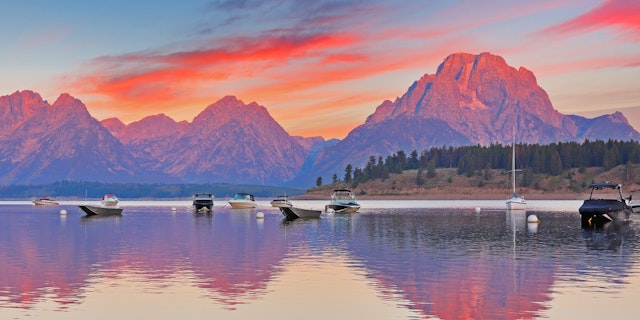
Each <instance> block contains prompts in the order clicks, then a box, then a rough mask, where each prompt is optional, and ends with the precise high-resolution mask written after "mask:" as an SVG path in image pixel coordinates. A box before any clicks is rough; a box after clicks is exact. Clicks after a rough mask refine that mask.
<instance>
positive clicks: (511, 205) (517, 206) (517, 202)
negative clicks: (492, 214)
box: [507, 198, 527, 210]
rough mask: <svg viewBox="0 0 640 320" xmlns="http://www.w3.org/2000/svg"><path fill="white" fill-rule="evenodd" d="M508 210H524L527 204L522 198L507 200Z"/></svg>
mask: <svg viewBox="0 0 640 320" xmlns="http://www.w3.org/2000/svg"><path fill="white" fill-rule="evenodd" d="M507 209H508V210H526V209H527V202H526V201H525V200H524V199H522V198H511V199H509V200H507Z"/></svg>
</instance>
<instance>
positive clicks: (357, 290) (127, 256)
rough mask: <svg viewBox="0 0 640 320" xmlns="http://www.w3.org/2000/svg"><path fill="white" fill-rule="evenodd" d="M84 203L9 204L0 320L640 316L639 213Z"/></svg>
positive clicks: (1, 246) (541, 205)
mask: <svg viewBox="0 0 640 320" xmlns="http://www.w3.org/2000/svg"><path fill="white" fill-rule="evenodd" d="M76 204H77V203H72V202H63V205H61V206H57V207H35V206H32V205H29V204H28V202H19V201H18V202H1V203H0V218H1V222H0V318H1V319H109V320H112V319H214V318H215V319H425V318H430V319H431V318H436V319H438V318H439V319H640V242H639V240H640V236H639V232H638V231H639V230H640V216H639V215H634V216H633V221H632V222H631V223H630V224H629V225H626V226H620V227H617V226H615V227H614V226H610V227H607V228H605V229H603V230H582V229H581V228H580V217H579V214H578V212H577V209H578V207H579V205H580V201H529V207H530V209H529V210H528V211H527V212H526V213H525V212H507V211H506V210H503V209H502V208H503V206H504V202H503V201H462V202H455V203H452V202H451V201H361V204H362V206H363V208H362V209H361V212H360V213H358V214H354V215H341V214H324V213H323V214H322V216H321V218H320V219H314V220H296V221H292V222H287V221H284V219H283V216H282V214H280V212H279V211H278V210H277V209H276V208H270V207H269V203H268V201H260V202H259V204H260V205H261V206H260V207H259V208H257V209H252V210H234V209H230V208H229V206H228V205H226V206H225V204H226V202H224V200H223V199H216V203H215V207H214V211H213V213H211V214H194V213H193V211H191V209H190V207H189V204H190V202H189V201H171V202H168V201H148V202H134V201H123V202H122V206H123V207H124V212H123V215H122V216H121V217H104V218H84V217H83V213H82V212H81V211H80V210H79V209H78V208H77V207H76V206H75V205H76ZM294 204H296V205H298V206H301V207H307V208H316V209H321V208H323V207H324V204H325V202H324V201H294ZM476 207H479V208H480V209H481V210H480V212H477V211H476ZM172 208H175V209H176V210H175V211H173V210H172ZM62 209H64V210H66V211H67V212H68V214H67V215H66V216H62V215H60V214H59V213H60V210H62ZM257 212H263V213H264V219H256V213H257ZM529 214H536V215H537V216H538V218H539V219H540V221H541V222H540V224H537V225H536V224H527V221H526V216H527V215H529Z"/></svg>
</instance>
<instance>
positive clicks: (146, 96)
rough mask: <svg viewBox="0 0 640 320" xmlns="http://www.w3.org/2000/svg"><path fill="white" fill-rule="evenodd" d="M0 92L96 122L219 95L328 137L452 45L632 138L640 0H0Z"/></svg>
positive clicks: (168, 110) (299, 131)
mask: <svg viewBox="0 0 640 320" xmlns="http://www.w3.org/2000/svg"><path fill="white" fill-rule="evenodd" d="M0 30H2V31H0V41H1V42H0V43H2V50H0V70H1V73H0V95H8V94H11V93H13V92H15V91H16V90H26V89H29V90H33V91H36V92H39V93H40V94H41V95H42V96H43V98H45V99H47V100H49V102H50V103H53V100H55V99H56V98H57V96H58V95H59V94H60V93H63V92H67V93H69V94H71V95H73V96H74V97H77V98H79V99H80V100H82V101H83V102H84V103H85V104H86V105H87V107H88V109H89V112H90V113H91V114H92V115H93V116H94V117H96V118H97V119H100V120H102V119H105V118H110V117H118V118H120V119H121V120H122V121H124V122H125V123H129V122H132V121H136V120H140V119H141V118H143V117H144V116H148V115H153V114H158V113H164V114H166V115H168V116H170V117H172V118H174V119H175V120H178V121H179V120H187V121H191V120H192V119H193V117H195V116H196V115H197V114H198V113H199V112H201V111H202V110H203V109H204V108H205V107H206V106H208V105H209V104H211V103H213V102H215V101H217V100H219V99H220V98H222V97H224V96H226V95H235V96H236V97H238V98H239V99H241V100H243V101H244V102H245V103H249V102H252V101H255V102H257V103H258V104H260V105H263V106H265V107H266V108H267V109H268V111H269V113H270V114H271V115H272V116H273V117H274V118H275V119H276V121H278V122H279V123H280V124H281V125H282V126H283V127H284V128H285V129H286V130H287V131H288V132H289V133H290V134H292V135H302V136H316V135H322V136H324V137H325V138H334V137H337V138H343V137H344V136H345V135H346V134H347V133H348V132H349V131H350V130H351V129H353V128H354V127H356V126H357V125H360V124H362V123H363V122H364V120H365V119H366V117H367V116H368V115H370V114H371V113H373V112H374V111H375V108H376V107H377V106H378V105H379V104H380V103H381V102H382V101H383V100H385V99H389V100H392V101H393V100H394V99H395V98H396V97H398V96H401V95H402V94H404V92H406V90H407V88H408V87H409V86H410V85H411V84H412V83H413V81H415V80H418V79H419V78H420V77H421V76H422V75H423V74H425V73H429V74H433V73H435V72H436V69H437V67H438V65H439V64H440V63H441V62H442V61H443V59H444V58H445V57H446V56H448V55H449V54H451V53H454V52H468V53H472V54H479V53H481V52H491V53H493V54H497V55H500V56H502V57H504V58H505V60H506V61H507V63H508V64H509V65H511V66H513V67H516V68H518V67H520V66H523V67H525V68H527V69H529V70H531V71H533V73H534V74H535V75H536V77H537V79H538V83H539V84H540V86H541V87H542V88H543V89H545V90H546V91H547V93H548V94H549V96H550V98H551V102H552V103H553V105H554V107H555V108H556V109H558V110H559V111H560V112H562V113H565V114H581V115H586V116H589V117H592V116H596V115H600V114H604V113H611V112H613V111H614V110H619V111H622V112H623V113H624V114H625V115H626V116H627V118H628V119H629V120H630V122H631V123H632V125H634V127H635V128H636V129H640V2H638V1H637V0H635V1H633V0H609V1H602V0H585V1H575V0H541V1H529V0H523V1H511V0H504V1H476V0H463V1H427V0H417V1H317V0H314V1H300V0H296V1H286V0H278V1H264V2H263V1H253V0H239V1H232V0H230V1H215V0H213V1H183V0H179V1H173V0H153V1H147V0H142V1H53V2H52V1H45V0H34V1H5V2H3V3H2V8H1V10H0Z"/></svg>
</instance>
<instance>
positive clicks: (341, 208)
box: [324, 204, 360, 213]
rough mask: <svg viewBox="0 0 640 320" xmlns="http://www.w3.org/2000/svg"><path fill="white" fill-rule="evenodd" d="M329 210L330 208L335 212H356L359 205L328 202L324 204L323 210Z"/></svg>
mask: <svg viewBox="0 0 640 320" xmlns="http://www.w3.org/2000/svg"><path fill="white" fill-rule="evenodd" d="M329 210H332V211H333V212H335V213H356V212H358V210H360V206H359V205H354V204H351V205H346V204H328V205H326V206H324V211H325V212H328V211H329Z"/></svg>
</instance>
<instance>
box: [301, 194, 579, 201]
mask: <svg viewBox="0 0 640 320" xmlns="http://www.w3.org/2000/svg"><path fill="white" fill-rule="evenodd" d="M519 196H521V197H524V198H525V199H527V200H584V199H586V198H587V197H588V195H584V194H579V193H532V194H520V195H519ZM329 197H330V195H329V194H317V193H312V194H310V193H307V194H304V195H299V196H294V197H291V198H292V199H296V200H324V199H328V198H329ZM509 197H510V195H509V194H505V193H501V194H494V193H430V194H412V195H358V196H357V199H358V200H506V199H508V198H509Z"/></svg>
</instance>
